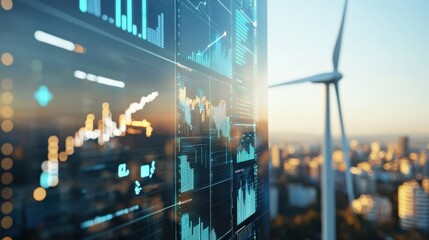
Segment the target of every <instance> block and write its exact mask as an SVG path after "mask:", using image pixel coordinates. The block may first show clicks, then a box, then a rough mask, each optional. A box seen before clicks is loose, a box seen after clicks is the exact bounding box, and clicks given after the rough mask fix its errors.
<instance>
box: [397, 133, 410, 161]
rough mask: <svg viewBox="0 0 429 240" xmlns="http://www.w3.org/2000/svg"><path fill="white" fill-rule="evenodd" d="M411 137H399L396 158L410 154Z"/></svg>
mask: <svg viewBox="0 0 429 240" xmlns="http://www.w3.org/2000/svg"><path fill="white" fill-rule="evenodd" d="M409 145H410V139H409V138H408V137H406V136H402V137H400V138H399V139H398V146H397V149H396V158H398V159H400V158H402V157H406V156H408V153H409V149H410V147H409Z"/></svg>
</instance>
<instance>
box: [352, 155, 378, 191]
mask: <svg viewBox="0 0 429 240" xmlns="http://www.w3.org/2000/svg"><path fill="white" fill-rule="evenodd" d="M350 171H351V173H352V174H353V180H354V181H353V183H354V186H355V191H356V194H357V195H361V194H372V193H375V192H376V186H377V185H376V177H375V175H374V173H373V172H372V170H371V166H369V164H368V163H366V162H363V163H360V164H358V166H357V167H352V168H351V170H350Z"/></svg>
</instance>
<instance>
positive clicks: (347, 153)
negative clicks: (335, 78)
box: [334, 82, 354, 206]
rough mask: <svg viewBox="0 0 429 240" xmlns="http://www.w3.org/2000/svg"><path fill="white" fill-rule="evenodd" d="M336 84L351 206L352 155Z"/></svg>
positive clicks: (352, 194)
mask: <svg viewBox="0 0 429 240" xmlns="http://www.w3.org/2000/svg"><path fill="white" fill-rule="evenodd" d="M334 86H335V92H336V95H337V103H338V114H339V116H340V127H341V145H342V150H343V158H344V162H345V163H346V189H347V196H348V199H349V204H350V206H351V204H352V201H353V200H354V193H353V180H352V174H351V172H350V168H351V163H350V155H349V142H348V140H347V136H346V130H345V128H344V121H343V112H342V111H341V101H340V92H339V89H338V82H334Z"/></svg>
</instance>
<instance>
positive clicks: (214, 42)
mask: <svg viewBox="0 0 429 240" xmlns="http://www.w3.org/2000/svg"><path fill="white" fill-rule="evenodd" d="M224 37H226V32H224V33H223V34H222V36H220V37H219V38H217V39H216V40H214V41H213V42H212V43H210V44H209V45H207V47H206V49H204V51H202V52H198V53H197V55H203V54H204V53H205V52H206V51H207V50H208V49H209V48H210V47H211V46H213V45H215V44H216V43H217V42H219V41H220V40H221V39H222V38H224Z"/></svg>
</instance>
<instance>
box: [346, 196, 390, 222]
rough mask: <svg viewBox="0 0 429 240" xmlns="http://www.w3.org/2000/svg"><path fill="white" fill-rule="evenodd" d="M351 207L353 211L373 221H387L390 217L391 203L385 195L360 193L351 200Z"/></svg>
mask: <svg viewBox="0 0 429 240" xmlns="http://www.w3.org/2000/svg"><path fill="white" fill-rule="evenodd" d="M352 208H353V211H354V212H355V213H358V214H361V215H362V216H363V217H364V218H365V219H367V220H369V221H374V222H380V223H383V222H387V221H389V220H390V219H391V217H392V203H391V202H390V200H389V199H388V198H387V197H382V196H378V195H375V196H373V195H361V196H360V197H359V198H358V199H355V200H353V203H352Z"/></svg>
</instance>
